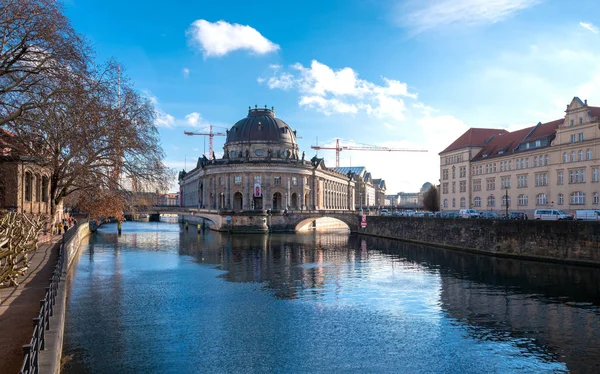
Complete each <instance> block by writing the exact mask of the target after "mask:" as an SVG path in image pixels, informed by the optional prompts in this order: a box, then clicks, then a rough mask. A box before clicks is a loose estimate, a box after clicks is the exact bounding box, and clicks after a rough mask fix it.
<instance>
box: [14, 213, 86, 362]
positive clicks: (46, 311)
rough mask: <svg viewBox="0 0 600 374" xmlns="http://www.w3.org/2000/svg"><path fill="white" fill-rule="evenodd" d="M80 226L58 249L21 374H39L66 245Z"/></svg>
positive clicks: (25, 350) (25, 347) (27, 345)
mask: <svg viewBox="0 0 600 374" xmlns="http://www.w3.org/2000/svg"><path fill="white" fill-rule="evenodd" d="M78 227H79V224H76V225H75V226H74V227H73V228H72V229H71V230H69V231H67V232H66V233H65V234H64V235H63V236H62V238H61V241H60V247H59V249H58V259H57V260H56V266H55V267H54V272H53V273H52V278H50V286H49V287H46V294H45V295H44V298H43V299H42V300H40V313H39V314H38V316H37V317H36V318H34V319H33V334H32V336H31V340H30V341H29V344H25V345H23V364H22V365H21V370H20V371H19V374H37V373H39V357H40V351H42V350H44V349H45V345H46V331H47V330H50V317H52V316H53V315H54V305H55V304H56V295H57V294H58V285H59V283H60V281H61V279H62V271H63V263H64V249H65V243H67V242H69V240H71V238H72V237H73V236H74V235H75V233H76V231H77V228H78Z"/></svg>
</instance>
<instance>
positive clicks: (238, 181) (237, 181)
mask: <svg viewBox="0 0 600 374" xmlns="http://www.w3.org/2000/svg"><path fill="white" fill-rule="evenodd" d="M233 183H234V184H242V176H241V175H236V176H235V177H233Z"/></svg>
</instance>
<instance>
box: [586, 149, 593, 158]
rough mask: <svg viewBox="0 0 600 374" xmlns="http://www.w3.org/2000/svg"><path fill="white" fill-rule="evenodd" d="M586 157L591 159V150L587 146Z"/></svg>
mask: <svg viewBox="0 0 600 374" xmlns="http://www.w3.org/2000/svg"><path fill="white" fill-rule="evenodd" d="M587 159H588V160H591V159H592V150H591V149H589V148H588V150H587Z"/></svg>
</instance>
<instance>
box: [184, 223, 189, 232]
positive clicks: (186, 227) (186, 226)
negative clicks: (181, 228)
mask: <svg viewBox="0 0 600 374" xmlns="http://www.w3.org/2000/svg"><path fill="white" fill-rule="evenodd" d="M187 229H188V223H187V222H186V223H185V230H186V231H187Z"/></svg>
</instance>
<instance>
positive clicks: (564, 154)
mask: <svg viewBox="0 0 600 374" xmlns="http://www.w3.org/2000/svg"><path fill="white" fill-rule="evenodd" d="M563 162H569V154H568V153H567V152H565V153H563Z"/></svg>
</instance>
